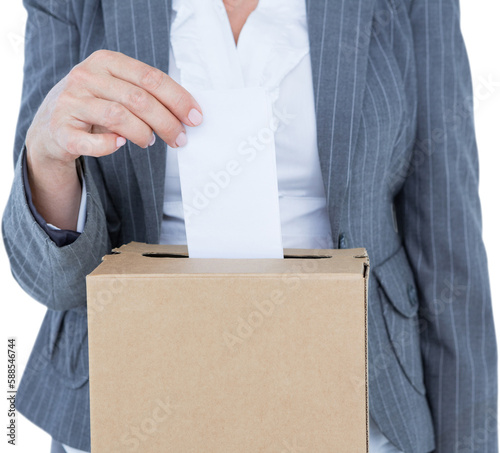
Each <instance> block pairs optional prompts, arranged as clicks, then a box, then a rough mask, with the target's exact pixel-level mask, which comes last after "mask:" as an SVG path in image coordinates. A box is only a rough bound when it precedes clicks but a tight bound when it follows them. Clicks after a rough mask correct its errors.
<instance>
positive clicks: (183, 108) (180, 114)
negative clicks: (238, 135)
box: [104, 51, 203, 126]
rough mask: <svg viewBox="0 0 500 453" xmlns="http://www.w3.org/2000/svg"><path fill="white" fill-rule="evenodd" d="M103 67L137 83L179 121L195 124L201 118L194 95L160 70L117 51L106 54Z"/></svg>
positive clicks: (130, 81) (199, 121)
mask: <svg viewBox="0 0 500 453" xmlns="http://www.w3.org/2000/svg"><path fill="white" fill-rule="evenodd" d="M104 68H105V70H107V71H108V72H109V73H110V74H111V75H112V76H114V77H117V78H119V79H122V80H125V81H127V82H129V83H132V84H134V85H137V86H138V87H141V88H143V89H144V90H146V91H148V92H149V93H150V94H152V95H153V96H154V97H155V98H156V99H158V101H160V102H161V103H162V104H163V105H164V106H165V107H167V109H168V110H169V111H170V112H172V113H173V114H174V115H175V116H176V117H177V118H178V119H179V120H180V121H181V122H183V123H184V124H186V125H188V126H198V125H199V124H200V123H201V122H202V120H203V113H202V111H201V107H200V105H199V104H198V103H197V102H196V100H195V99H194V97H193V96H192V95H191V94H190V93H189V91H187V90H186V89H184V88H183V87H181V86H180V85H179V84H178V83H177V82H175V81H174V80H173V79H172V78H171V77H169V76H168V75H167V74H165V73H164V72H163V71H161V70H160V69H157V68H155V67H153V66H150V65H148V64H146V63H143V62H142V61H139V60H136V59H135V58H131V57H129V56H127V55H125V54H122V53H120V52H113V51H109V56H108V52H106V54H105V59H104Z"/></svg>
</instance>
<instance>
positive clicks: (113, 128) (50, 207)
mask: <svg viewBox="0 0 500 453" xmlns="http://www.w3.org/2000/svg"><path fill="white" fill-rule="evenodd" d="M201 121H202V114H201V108H200V106H199V105H198V103H197V102H196V101H195V100H194V98H193V97H192V96H191V95H190V94H189V93H188V92H187V91H186V90H185V89H184V88H182V87H181V86H180V85H179V84H177V83H176V82H174V81H173V80H172V79H171V78H170V77H169V76H168V75H167V74H165V73H163V72H162V71H160V70H159V69H156V68H153V67H151V66H149V65H147V64H145V63H142V62H140V61H138V60H135V59H133V58H130V57H128V56H126V55H124V54H121V53H118V52H112V51H108V50H99V51H96V52H94V53H93V54H92V55H90V56H89V57H88V58H87V59H86V60H84V61H83V62H81V63H80V64H78V65H76V66H75V67H74V68H73V69H72V70H71V71H70V72H69V74H68V75H67V76H66V77H64V78H63V79H62V80H61V81H60V82H59V83H58V84H57V85H55V86H54V88H53V89H52V90H51V91H50V92H49V93H48V94H47V96H46V98H45V99H44V101H43V102H42V105H41V106H40V108H39V109H38V111H37V113H36V115H35V117H34V119H33V122H32V124H31V126H30V128H29V130H28V132H27V135H26V149H27V156H26V157H27V161H28V175H29V180H30V187H31V191H32V195H33V202H34V204H35V207H36V208H37V210H38V211H39V212H40V214H41V215H42V216H43V217H44V219H45V220H46V221H47V222H49V223H52V224H54V225H56V226H58V227H59V228H67V229H75V227H76V220H77V216H78V205H79V200H80V196H81V188H80V183H79V181H78V177H77V174H76V171H75V160H76V159H77V158H78V157H79V156H82V155H86V156H94V157H99V156H105V155H108V154H111V153H113V152H115V151H116V150H117V149H119V148H120V147H121V146H122V145H123V144H124V143H125V142H126V139H128V140H130V141H132V142H133V143H135V144H137V145H138V146H140V147H142V148H146V147H148V146H150V145H152V144H153V143H154V140H155V135H154V133H153V131H154V132H155V133H156V134H158V136H159V137H160V138H161V139H162V140H164V141H165V142H166V143H167V144H168V145H170V146H171V147H178V146H183V145H185V144H186V134H185V128H184V125H183V123H184V124H187V125H189V126H197V125H198V124H200V123H201Z"/></svg>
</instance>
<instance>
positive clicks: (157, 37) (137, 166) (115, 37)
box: [102, 0, 172, 243]
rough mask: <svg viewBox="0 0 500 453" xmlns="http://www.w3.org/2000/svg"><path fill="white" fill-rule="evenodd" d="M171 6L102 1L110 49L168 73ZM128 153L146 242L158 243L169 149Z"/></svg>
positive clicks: (157, 0)
mask: <svg viewBox="0 0 500 453" xmlns="http://www.w3.org/2000/svg"><path fill="white" fill-rule="evenodd" d="M171 3H172V2H171V0H167V1H165V0H146V1H143V2H135V1H134V0H125V1H123V0H102V7H103V15H104V26H105V33H106V40H107V44H108V48H109V49H110V50H116V51H118V52H122V53H124V54H126V55H128V56H130V57H133V58H136V59H138V60H140V61H143V62H144V63H147V64H149V65H151V66H154V67H156V68H158V69H161V70H162V71H163V72H166V73H168V58H169V35H170V16H171ZM124 151H125V152H127V153H129V156H130V161H131V162H132V166H133V171H134V173H135V177H136V178H137V181H138V184H139V188H140V192H141V193H140V196H141V200H142V202H143V205H144V215H145V223H146V232H145V237H146V241H147V242H149V243H158V242H159V238H160V231H161V221H162V212H163V192H164V183H165V164H166V145H165V144H164V142H163V141H162V140H157V141H156V143H155V144H154V145H153V146H151V147H149V148H148V149H146V150H144V149H142V148H140V147H139V146H137V145H134V144H133V143H130V142H127V145H126V147H125V150H124ZM125 165H127V162H125ZM131 215H134V213H131Z"/></svg>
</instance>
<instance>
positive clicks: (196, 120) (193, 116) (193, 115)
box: [188, 109, 203, 126]
mask: <svg viewBox="0 0 500 453" xmlns="http://www.w3.org/2000/svg"><path fill="white" fill-rule="evenodd" d="M188 120H189V121H191V123H193V124H194V125H195V126H198V124H201V122H202V121H203V116H202V115H201V113H200V112H199V111H198V110H196V109H191V111H190V112H189V114H188Z"/></svg>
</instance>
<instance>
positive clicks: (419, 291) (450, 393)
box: [2, 0, 497, 453]
mask: <svg viewBox="0 0 500 453" xmlns="http://www.w3.org/2000/svg"><path fill="white" fill-rule="evenodd" d="M25 5H26V7H27V9H28V12H29V16H28V25H27V31H26V60H25V61H26V62H25V79H24V88H23V98H22V104H21V111H20V115H19V123H18V129H17V134H16V144H15V152H14V161H15V175H14V182H13V186H12V192H11V196H10V198H9V202H8V204H7V207H6V210H5V212H4V217H3V225H2V226H3V235H4V241H5V245H6V249H7V251H8V253H9V258H10V260H11V266H12V272H13V274H14V276H15V278H16V279H17V280H18V281H19V283H20V284H21V286H22V287H23V288H24V289H25V290H26V291H27V292H28V293H29V294H30V295H32V296H33V297H34V298H35V299H37V300H38V301H40V302H41V303H43V304H45V305H46V306H47V307H48V308H49V310H48V311H47V315H46V317H45V319H44V322H43V324H42V327H41V329H40V333H39V336H38V338H37V341H36V344H35V346H34V350H33V353H32V355H31V357H30V360H29V363H28V366H27V369H26V371H25V373H24V375H23V378H22V381H21V384H20V388H19V392H18V408H19V410H20V412H21V413H23V414H24V415H25V416H26V417H28V418H29V419H30V420H32V421H33V422H34V423H36V424H37V425H39V426H41V427H42V428H43V429H45V430H47V431H48V432H49V433H50V434H51V435H52V436H53V437H54V438H55V439H57V440H58V441H60V442H62V443H65V444H67V445H71V446H72V447H75V448H78V449H81V450H89V449H90V437H89V412H88V368H87V367H86V364H87V359H88V355H87V354H88V351H87V346H86V343H87V336H86V315H85V280H84V277H85V275H86V274H87V273H89V272H90V271H91V270H92V269H93V268H94V267H95V266H97V265H98V263H99V261H100V258H101V257H102V256H103V255H104V254H106V253H108V252H109V251H110V250H111V247H114V246H118V245H120V244H122V243H124V242H128V241H131V240H135V241H146V242H152V243H154V242H158V239H159V232H160V223H161V213H162V201H163V200H162V198H163V184H164V177H165V174H164V172H165V144H164V143H162V142H161V141H160V140H157V142H156V144H155V145H154V146H153V147H151V148H149V149H148V150H147V151H144V150H141V149H140V148H137V147H136V146H135V145H131V144H128V145H127V146H125V147H124V148H123V149H120V150H119V151H118V152H116V153H114V154H112V155H110V156H106V157H103V158H100V159H93V158H83V159H81V160H82V163H83V171H84V173H85V178H86V181H87V196H88V211H87V223H86V226H85V230H84V232H83V233H82V234H81V235H80V237H79V238H78V239H77V240H76V241H75V242H74V243H72V244H71V245H68V246H64V247H61V248H58V247H56V246H55V245H54V244H53V243H52V242H51V240H50V239H49V238H48V237H47V235H46V233H45V232H44V231H43V230H42V229H41V228H40V227H39V226H38V224H37V223H36V221H35V220H34V218H33V217H32V215H31V213H30V211H29V207H28V206H27V203H26V198H25V195H24V187H23V178H22V153H23V151H24V150H23V143H24V138H25V134H26V130H27V128H28V127H29V124H30V122H31V120H32V118H33V115H34V113H35V111H36V109H37V108H38V106H39V105H40V103H41V101H42V99H43V98H44V96H45V94H46V93H47V92H48V90H49V89H50V88H51V87H52V86H53V85H54V84H55V83H56V82H57V81H58V80H59V79H60V78H62V77H63V76H64V75H65V74H66V73H67V72H68V71H69V70H70V69H71V67H72V66H73V65H74V64H76V63H77V62H78V61H80V60H83V59H84V58H86V57H87V56H88V55H89V54H90V53H92V52H93V51H94V50H96V49H100V48H109V49H113V50H119V51H121V52H123V53H126V54H128V55H130V56H133V57H136V58H139V59H140V60H142V61H145V62H147V63H149V64H151V65H154V66H156V67H158V68H160V69H162V70H164V71H166V70H167V69H168V68H167V64H168V47H169V46H168V34H169V11H170V4H169V2H165V1H163V0H144V1H142V2H140V3H139V2H133V1H132V0H125V1H120V2H119V1H118V0H100V1H99V0H86V1H82V0H73V1H68V2H60V1H56V0H25ZM139 5H140V7H139ZM307 6H308V21H309V37H310V45H311V61H312V67H313V76H314V90H315V101H316V115H317V134H318V149H319V154H320V161H321V169H322V173H323V180H324V183H325V192H326V194H327V197H328V206H329V215H330V219H331V224H332V232H333V235H334V238H338V246H339V247H358V246H363V247H366V248H367V249H368V252H369V254H370V259H371V265H372V270H373V272H372V278H371V283H370V288H369V312H368V320H369V368H370V412H371V415H372V417H373V419H374V420H375V422H376V424H377V425H378V426H379V428H380V429H381V431H382V432H383V433H384V434H385V435H386V436H387V437H388V438H389V439H390V440H391V442H393V443H394V444H395V445H396V446H397V447H398V448H399V449H401V450H402V451H404V452H411V453H424V452H428V451H432V450H434V449H435V451H436V452H438V453H448V452H450V453H451V452H458V451H460V452H479V451H480V452H486V453H493V452H496V451H497V433H496V421H497V419H496V395H497V393H496V392H497V375H496V372H497V370H496V346H495V344H496V343H495V332H494V327H493V322H492V312H491V300H490V292H489V283H488V273H487V262H486V255H485V250H484V246H483V242H482V238H481V212H480V204H479V199H478V191H477V185H478V164H477V150H476V143H475V136H474V126H473V115H472V97H471V90H472V89H471V80H470V72H469V67H468V61H467V55H466V52H465V48H464V44H463V40H462V37H461V34H460V29H459V11H458V0H309V1H308V5H307Z"/></svg>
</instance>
